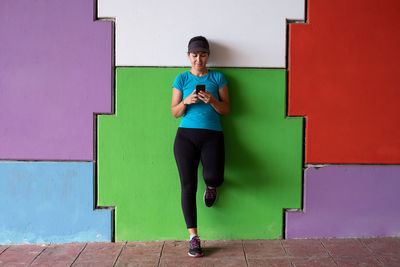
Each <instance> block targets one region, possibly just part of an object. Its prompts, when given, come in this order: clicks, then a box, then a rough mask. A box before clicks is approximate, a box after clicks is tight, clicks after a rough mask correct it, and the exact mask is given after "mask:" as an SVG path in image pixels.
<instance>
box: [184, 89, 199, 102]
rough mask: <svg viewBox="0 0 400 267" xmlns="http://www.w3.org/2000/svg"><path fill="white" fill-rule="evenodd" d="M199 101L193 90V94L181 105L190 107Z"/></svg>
mask: <svg viewBox="0 0 400 267" xmlns="http://www.w3.org/2000/svg"><path fill="white" fill-rule="evenodd" d="M199 101H200V100H199V98H198V96H197V94H196V89H194V90H193V92H192V93H191V94H190V95H188V96H187V97H186V98H185V99H184V100H183V104H185V105H190V104H194V103H197V102H199Z"/></svg>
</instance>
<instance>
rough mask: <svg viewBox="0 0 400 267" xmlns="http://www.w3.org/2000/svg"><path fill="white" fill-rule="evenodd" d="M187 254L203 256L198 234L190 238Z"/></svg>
mask: <svg viewBox="0 0 400 267" xmlns="http://www.w3.org/2000/svg"><path fill="white" fill-rule="evenodd" d="M188 255H189V256H190V257H195V258H196V257H201V256H203V251H202V250H201V247H200V238H199V237H198V236H195V237H193V238H192V240H190V241H189V252H188Z"/></svg>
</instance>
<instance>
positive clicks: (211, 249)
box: [202, 240, 244, 258]
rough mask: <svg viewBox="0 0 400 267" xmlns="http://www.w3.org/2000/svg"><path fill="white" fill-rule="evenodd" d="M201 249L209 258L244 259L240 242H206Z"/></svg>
mask: <svg viewBox="0 0 400 267" xmlns="http://www.w3.org/2000/svg"><path fill="white" fill-rule="evenodd" d="M202 248H203V250H204V254H205V255H206V256H207V257H211V258H223V257H228V258H244V251H243V245H242V240H206V241H204V245H203V246H202Z"/></svg>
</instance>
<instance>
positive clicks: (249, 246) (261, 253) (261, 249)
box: [243, 240, 285, 259]
mask: <svg viewBox="0 0 400 267" xmlns="http://www.w3.org/2000/svg"><path fill="white" fill-rule="evenodd" d="M243 246H244V249H245V252H246V256H247V258H248V259H257V258H273V257H284V256H285V250H284V249H283V247H282V244H281V241H280V240H243Z"/></svg>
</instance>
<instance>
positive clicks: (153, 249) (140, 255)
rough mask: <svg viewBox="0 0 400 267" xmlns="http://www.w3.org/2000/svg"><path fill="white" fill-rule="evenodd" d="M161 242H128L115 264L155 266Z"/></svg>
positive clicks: (158, 257)
mask: <svg viewBox="0 0 400 267" xmlns="http://www.w3.org/2000/svg"><path fill="white" fill-rule="evenodd" d="M162 246H163V242H128V243H127V244H126V246H125V247H124V248H123V249H122V252H121V254H120V256H119V258H118V260H117V262H116V264H115V266H157V265H158V262H159V259H160V254H161V249H162Z"/></svg>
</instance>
